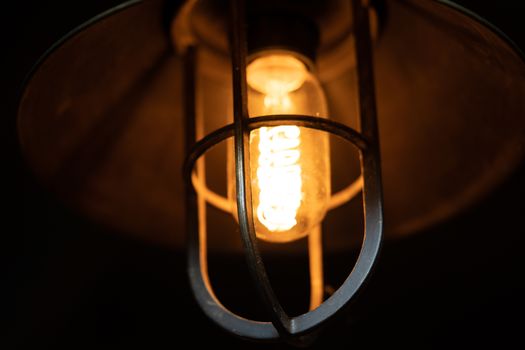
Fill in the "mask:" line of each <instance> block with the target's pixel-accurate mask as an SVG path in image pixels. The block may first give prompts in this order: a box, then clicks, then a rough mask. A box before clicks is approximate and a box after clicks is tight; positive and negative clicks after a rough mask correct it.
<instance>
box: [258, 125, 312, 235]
mask: <svg viewBox="0 0 525 350" xmlns="http://www.w3.org/2000/svg"><path fill="white" fill-rule="evenodd" d="M300 135H301V131H300V130H299V127H297V126H277V127H270V128H268V127H262V128H261V129H260V134H259V159H258V162H259V166H258V169H257V181H258V184H259V206H258V207H257V217H258V219H259V221H260V222H261V223H262V224H263V225H264V226H266V227H267V228H268V229H269V230H272V231H286V230H289V229H290V228H292V227H294V226H295V225H296V224H297V220H296V215H297V210H298V209H299V207H300V206H301V199H302V198H301V197H302V196H301V189H302V179H301V166H300V165H299V160H300V158H301V152H300V150H299V146H300V144H301V141H300Z"/></svg>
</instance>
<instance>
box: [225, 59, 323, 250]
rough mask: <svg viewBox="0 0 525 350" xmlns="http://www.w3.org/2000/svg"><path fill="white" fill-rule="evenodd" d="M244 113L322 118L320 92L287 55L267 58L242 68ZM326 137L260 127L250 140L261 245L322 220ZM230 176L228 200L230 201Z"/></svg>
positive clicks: (311, 77)
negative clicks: (245, 91)
mask: <svg viewBox="0 0 525 350" xmlns="http://www.w3.org/2000/svg"><path fill="white" fill-rule="evenodd" d="M246 78H247V82H248V87H249V89H248V112H249V114H250V117H254V116H262V115H286V114H302V115H313V116H320V117H326V114H327V111H326V101H325V99H324V94H323V91H322V89H321V86H320V84H319V82H318V81H317V79H316V78H315V76H314V75H313V74H312V73H311V72H310V71H309V70H308V68H307V66H306V64H305V63H304V62H303V61H302V60H301V59H300V58H298V57H297V56H295V55H294V54H291V53H288V52H268V53H267V54H266V55H261V56H259V57H257V58H256V59H254V60H253V61H251V62H250V64H249V65H248V66H247V75H246ZM328 157H329V150H328V137H327V135H326V134H324V133H321V132H316V131H313V130H310V129H306V128H303V127H298V126H294V125H280V126H275V127H262V128H259V129H256V130H254V131H252V132H251V135H250V159H251V160H250V162H251V164H250V168H251V176H252V201H253V208H254V219H255V230H256V233H257V236H258V237H259V238H261V239H264V240H267V241H271V242H289V241H292V240H296V239H298V238H301V237H304V236H306V235H307V234H308V233H310V232H311V231H312V230H313V229H314V228H315V227H316V226H317V225H318V224H319V223H320V221H321V220H322V219H323V217H324V214H325V212H326V210H327V207H328V202H329V198H330V164H329V159H328ZM234 180H235V178H234V177H233V172H231V176H230V185H229V188H230V191H229V196H230V198H232V199H233V198H235V193H234V188H233V187H234V186H233V184H234V183H235V182H234Z"/></svg>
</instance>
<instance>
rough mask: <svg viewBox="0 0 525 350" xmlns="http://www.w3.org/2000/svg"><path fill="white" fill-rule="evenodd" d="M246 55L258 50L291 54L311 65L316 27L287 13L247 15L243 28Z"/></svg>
mask: <svg viewBox="0 0 525 350" xmlns="http://www.w3.org/2000/svg"><path fill="white" fill-rule="evenodd" d="M246 34H247V46H248V55H249V56H251V57H255V56H258V54H259V53H260V52H262V51H268V50H272V51H281V50H282V51H292V52H295V53H297V54H298V55H299V56H302V57H305V58H307V59H308V60H309V61H310V62H312V63H314V62H315V59H316V54H317V48H318V46H319V29H318V27H317V24H316V23H315V22H314V21H313V20H312V19H311V18H307V17H305V16H301V15H296V14H289V13H255V14H253V13H252V14H250V15H249V18H248V26H247V33H246Z"/></svg>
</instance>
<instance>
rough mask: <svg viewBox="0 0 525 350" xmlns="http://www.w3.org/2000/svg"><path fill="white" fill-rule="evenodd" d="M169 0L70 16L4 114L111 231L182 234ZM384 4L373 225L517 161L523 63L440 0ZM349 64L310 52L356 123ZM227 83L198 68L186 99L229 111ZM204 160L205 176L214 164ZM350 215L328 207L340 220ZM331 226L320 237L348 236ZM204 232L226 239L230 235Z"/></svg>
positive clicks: (422, 223)
mask: <svg viewBox="0 0 525 350" xmlns="http://www.w3.org/2000/svg"><path fill="white" fill-rule="evenodd" d="M178 7H179V5H176V6H173V4H170V5H169V6H168V5H167V4H165V2H164V1H161V0H150V1H144V2H140V1H132V2H129V3H126V4H124V5H122V6H120V7H118V8H116V9H114V10H111V11H108V12H107V13H104V14H102V15H101V16H99V17H97V18H95V19H93V20H92V21H90V22H88V23H87V24H85V25H83V26H81V27H80V28H78V29H77V30H75V31H73V32H72V33H71V34H70V35H68V36H67V37H66V38H65V39H63V40H62V41H60V42H59V43H57V44H56V45H55V46H54V47H53V48H52V49H50V50H49V51H48V52H47V53H46V54H45V55H44V57H43V58H42V59H41V60H40V61H39V63H38V64H37V65H36V67H35V69H34V71H33V72H32V74H31V76H30V78H29V79H28V81H27V83H26V86H25V90H24V92H23V95H22V98H21V101H20V106H19V114H18V122H19V135H20V142H21V144H22V149H23V152H24V154H25V156H26V158H27V161H28V163H29V164H30V166H31V168H32V169H34V172H35V174H36V175H37V176H38V177H39V178H40V179H41V181H42V183H43V184H44V185H45V186H47V187H49V188H50V189H51V190H52V191H54V192H55V193H57V195H58V196H59V197H60V198H61V199H63V200H64V201H66V202H67V203H69V204H70V205H71V206H73V207H74V208H76V209H77V210H78V211H80V212H82V213H83V214H85V215H86V216H87V217H89V218H91V219H93V220H94V221H96V222H99V223H101V224H103V225H107V226H109V227H111V228H113V229H114V230H115V231H119V232H122V233H126V234H131V235H134V236H137V237H141V238H144V239H148V240H152V241H156V242H161V243H163V244H171V245H174V246H177V247H182V246H183V241H184V233H183V232H182V230H181V227H182V224H183V215H184V214H183V213H184V210H183V203H184V197H183V181H182V171H181V169H182V163H183V161H184V157H185V154H183V152H182V149H183V144H184V137H185V136H184V134H183V130H184V128H183V124H182V123H183V105H184V101H183V98H184V87H183V81H182V78H183V72H182V64H181V60H182V58H181V57H180V56H179V55H178V54H177V53H176V50H174V49H173V46H174V39H173V38H172V36H171V35H170V29H169V24H167V21H166V18H167V14H166V11H167V9H170V11H173V8H175V9H177V8H178ZM386 10H387V17H386V21H385V22H384V24H383V28H382V30H381V35H380V37H379V39H378V40H377V42H376V43H375V47H374V50H375V51H374V55H375V73H376V76H375V80H376V88H377V104H378V106H377V108H378V119H379V120H378V123H379V131H380V144H381V154H382V178H383V185H384V200H385V202H384V204H385V207H384V211H385V223H386V232H385V234H386V238H387V239H388V238H394V237H399V236H402V235H407V234H411V233H414V232H418V231H420V230H423V229H424V228H426V227H428V226H430V225H433V224H435V223H437V222H439V221H441V220H443V219H446V218H448V217H450V216H452V215H454V214H456V213H458V212H460V211H461V210H464V209H465V208H467V207H468V206H469V205H471V204H472V203H474V202H475V201H477V200H479V199H481V198H482V197H483V196H485V195H486V194H488V193H489V192H490V191H491V190H494V189H495V188H497V186H498V185H499V184H500V183H501V182H502V181H504V180H505V178H506V176H507V175H509V174H510V173H511V172H512V170H513V169H514V168H515V167H516V166H517V164H519V162H520V161H522V159H523V154H524V152H525V118H524V116H525V99H524V98H523V97H524V96H525V63H524V61H523V57H522V56H521V55H520V53H519V51H518V50H517V49H516V48H515V47H514V46H513V44H512V43H511V42H510V41H509V40H508V39H507V38H506V37H505V36H504V35H502V34H501V33H499V32H498V31H497V30H496V29H494V28H492V27H491V26H490V25H489V24H488V23H486V22H484V21H483V20H481V19H480V18H478V17H476V16H475V15H473V14H471V13H469V12H467V11H465V10H464V9H461V8H459V7H457V6H455V5H453V4H451V3H449V2H444V1H431V0H425V1H420V0H419V1H415V0H405V1H387V2H386ZM168 15H169V13H168ZM351 59H352V58H349V60H351ZM199 64H200V65H201V66H202V68H201V69H203V70H206V69H207V67H209V66H210V65H212V64H213V63H212V62H206V61H205V60H203V61H201V62H200V63H199ZM224 74H225V75H228V74H229V71H228V70H227V69H226V70H225V72H224ZM354 75H355V72H354V71H353V70H352V67H351V65H349V66H348V67H347V68H346V69H344V70H341V71H340V72H338V73H337V74H328V73H326V74H325V72H323V66H322V65H320V67H319V76H320V78H321V81H322V83H323V86H324V88H325V91H326V94H327V98H328V102H329V107H330V112H331V115H330V117H331V118H333V119H334V120H337V121H340V122H344V123H346V124H348V125H350V126H353V127H356V123H357V120H358V118H357V116H356V115H355V114H356V113H355V111H356V102H355V101H356V100H355V98H353V97H352V96H354V95H355V93H356V92H355V86H354V78H355V77H354ZM230 84H231V79H226V80H223V79H222V78H221V77H217V79H216V80H213V79H209V80H206V81H204V80H203V81H202V84H201V85H200V87H199V88H201V89H202V90H203V91H204V93H203V94H204V95H203V98H202V101H201V105H202V113H204V114H205V115H213V116H214V118H213V119H212V120H211V121H210V122H209V124H207V125H206V126H205V131H206V132H207V131H211V130H212V129H213V128H214V127H219V126H222V125H224V124H226V123H227V122H228V121H231V119H232V116H231V115H228V108H229V107H228V104H227V103H225V102H224V101H230V100H231V91H230V90H229V89H231V85H230ZM229 103H231V102H229ZM230 113H231V111H230ZM332 153H333V154H332V168H333V172H334V176H335V177H337V176H339V177H343V175H338V174H350V175H351V176H353V175H356V172H358V170H359V168H358V164H357V163H356V162H354V161H353V160H352V158H351V157H350V156H349V155H348V153H347V152H338V146H337V145H335V146H334V147H333V152H332ZM349 157H350V158H349ZM220 159H221V156H218V157H216V161H215V162H216V163H217V165H218V166H222V167H224V165H221V164H218V163H219V160H220ZM211 161H212V162H213V160H211ZM217 169H219V168H214V171H213V172H211V173H210V172H209V174H211V175H208V177H209V181H210V182H214V181H215V182H217V181H219V182H220V181H222V179H223V178H224V175H225V174H224V172H225V170H223V168H220V169H219V170H217ZM224 169H225V168H224ZM213 174H215V177H216V178H215V179H214V178H213V176H212V175H213ZM350 180H351V179H348V181H350ZM211 215H214V214H213V213H212V214H211ZM217 215H219V214H217ZM360 215H361V214H360V213H356V218H352V217H349V216H348V214H347V213H345V214H337V213H335V214H334V216H333V218H331V221H333V222H335V223H336V225H340V226H341V227H348V226H349V225H350V224H352V223H355V222H358V221H359V219H358V218H359V217H360ZM232 220H233V219H232ZM334 232H335V233H334V235H333V237H332V238H331V240H330V242H331V243H329V244H328V246H327V249H328V250H336V249H344V248H347V247H349V246H352V245H354V244H355V240H354V239H349V238H348V237H347V236H345V235H344V234H343V233H337V232H339V231H338V230H334ZM327 234H329V233H327ZM230 236H231V238H230ZM210 244H211V245H212V246H216V247H218V249H222V250H235V249H237V248H239V243H238V242H236V238H235V237H234V235H233V234H232V235H229V236H228V237H219V238H215V239H214V238H213V237H210Z"/></svg>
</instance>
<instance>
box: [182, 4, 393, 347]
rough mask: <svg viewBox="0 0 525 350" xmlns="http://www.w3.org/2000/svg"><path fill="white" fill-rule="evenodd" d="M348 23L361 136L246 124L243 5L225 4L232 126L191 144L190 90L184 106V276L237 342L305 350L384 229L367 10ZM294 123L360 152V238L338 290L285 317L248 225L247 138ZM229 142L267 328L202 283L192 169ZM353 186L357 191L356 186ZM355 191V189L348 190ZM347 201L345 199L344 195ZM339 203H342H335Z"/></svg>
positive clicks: (292, 119)
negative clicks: (277, 344)
mask: <svg viewBox="0 0 525 350" xmlns="http://www.w3.org/2000/svg"><path fill="white" fill-rule="evenodd" d="M352 5H353V14H354V22H355V36H356V40H355V47H356V63H357V64H356V69H357V78H358V79H357V83H358V87H359V93H358V97H359V109H360V121H361V131H362V132H361V133H358V132H357V131H355V130H354V129H352V128H349V127H347V126H345V125H343V124H340V123H337V122H333V121H330V120H326V119H321V118H316V117H312V116H304V115H273V116H264V117H257V118H249V116H248V110H247V88H246V38H245V35H246V33H245V28H244V26H245V19H244V16H245V13H244V11H245V8H244V1H243V0H232V1H231V8H230V10H231V18H230V35H231V37H230V45H231V51H232V56H231V58H232V78H233V107H234V108H233V111H234V123H233V124H230V125H227V126H225V127H223V128H220V129H218V130H216V131H214V132H212V133H211V134H209V135H207V136H205V137H204V138H202V139H201V140H200V141H199V142H195V106H194V103H195V96H194V92H189V94H190V95H191V96H189V101H191V105H190V106H189V108H186V117H187V125H186V129H187V132H189V133H190V134H191V136H190V138H189V139H188V140H187V142H186V147H187V150H188V151H189V154H188V157H187V159H186V162H185V166H184V179H185V183H186V188H187V195H186V216H187V228H188V234H189V239H188V265H189V267H188V272H189V277H190V284H191V287H192V289H193V292H194V294H195V297H196V299H197V302H198V303H199V305H200V306H201V308H202V309H203V310H204V312H205V313H206V314H207V315H208V317H210V318H211V319H212V320H214V321H215V322H216V323H217V324H218V325H220V326H221V327H222V328H224V329H225V330H227V331H229V332H231V333H233V334H236V335H238V336H240V337H246V338H251V339H256V340H278V339H281V340H284V341H286V342H288V343H290V344H294V345H304V344H306V343H308V342H309V341H311V340H312V339H313V337H314V336H315V333H314V331H315V330H317V329H318V328H319V327H320V326H321V325H322V324H324V323H325V322H326V321H328V320H329V319H330V318H332V317H333V316H334V315H335V314H336V313H337V312H339V311H340V310H341V309H342V308H343V307H344V306H345V305H347V304H348V302H349V301H350V300H351V299H352V298H353V297H354V296H355V295H356V293H357V291H358V290H359V288H360V287H361V286H362V284H363V283H364V282H365V280H366V278H367V276H368V275H369V273H370V271H371V269H372V267H373V265H374V262H375V260H376V257H377V255H378V252H379V248H380V245H381V236H382V229H383V212H382V189H381V177H380V159H379V142H378V133H377V120H376V110H375V108H376V107H375V94H374V83H373V69H372V57H371V47H370V29H369V18H368V8H367V7H366V5H365V4H363V3H362V2H361V1H358V0H354V1H352ZM191 52H192V51H191V50H190V52H189V53H190V54H189V55H188V56H187V57H188V60H192V62H187V64H188V65H187V66H188V67H189V68H190V69H189V70H187V74H188V79H187V83H188V84H189V86H191V87H194V83H195V81H194V80H192V78H193V79H194V78H195V76H194V74H195V62H194V61H195V57H194V55H191ZM276 125H296V126H302V127H306V128H311V129H317V130H321V131H325V132H329V133H331V134H333V135H336V136H339V137H341V138H343V139H345V140H346V141H349V142H351V143H352V144H354V145H355V146H356V147H357V148H358V149H359V151H360V156H361V174H362V181H363V205H364V216H365V218H364V222H365V230H364V231H365V235H364V239H363V244H362V246H361V251H360V253H359V256H358V258H357V261H356V263H355V266H354V268H353V269H352V271H351V272H350V274H349V275H348V277H347V278H346V280H345V281H344V282H343V284H342V285H341V286H340V287H339V289H337V290H336V291H335V293H334V294H333V295H331V296H330V297H329V298H328V299H327V300H326V301H325V302H323V303H322V304H321V305H319V307H317V308H315V309H313V310H311V311H309V312H306V313H304V314H302V315H300V316H297V317H289V316H288V315H287V314H286V313H285V311H284V310H283V308H282V306H281V304H280V303H279V300H278V299H277V297H276V295H275V293H274V290H273V288H272V286H271V284H270V281H269V279H268V276H267V273H266V268H265V266H264V263H263V261H262V257H261V254H260V252H259V249H258V246H257V238H256V233H255V226H254V220H253V208H252V201H251V179H250V152H249V136H250V132H251V130H253V129H256V128H259V127H262V126H276ZM231 136H233V137H234V146H235V175H236V191H237V192H236V193H237V210H238V218H239V227H240V232H241V238H242V242H243V245H244V250H245V254H246V259H247V265H248V268H249V270H250V273H251V275H252V279H253V280H254V283H255V286H256V289H257V291H258V292H259V294H260V297H261V300H262V301H263V303H264V305H265V306H266V309H267V311H268V314H269V316H270V319H271V322H257V321H253V320H248V319H245V318H243V317H240V316H238V315H236V314H234V313H232V312H231V311H229V310H227V309H226V308H225V307H224V306H223V305H221V303H220V301H219V300H217V298H216V297H215V295H214V293H213V290H212V288H211V286H210V283H209V278H208V273H207V261H206V256H205V255H206V247H205V246H204V244H205V240H206V237H205V234H202V232H201V231H200V230H199V212H198V211H199V210H198V200H197V194H196V192H195V188H194V187H193V186H192V175H193V168H194V166H195V164H196V162H197V160H198V159H199V157H200V156H202V155H203V154H204V153H205V152H206V151H207V150H208V149H209V148H210V147H212V146H213V145H215V144H217V143H219V142H221V141H223V140H225V139H226V138H228V137H231ZM355 187H357V186H355ZM353 191H355V189H353ZM345 195H348V194H345ZM339 200H340V201H341V200H342V199H341V198H339Z"/></svg>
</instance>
